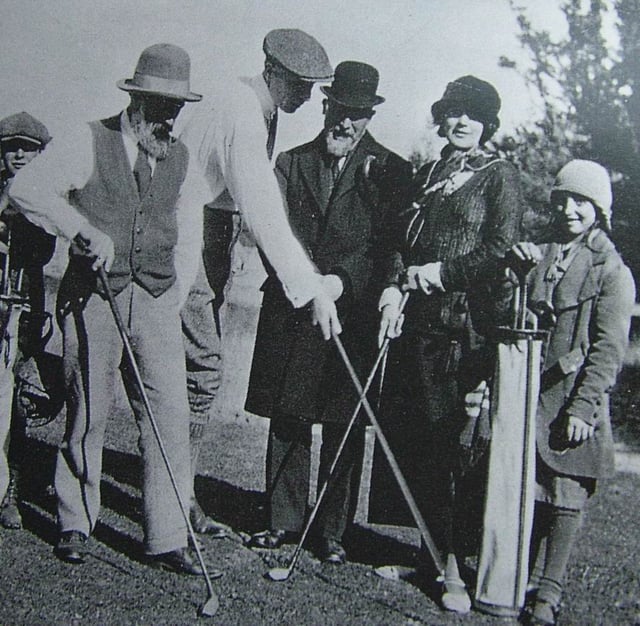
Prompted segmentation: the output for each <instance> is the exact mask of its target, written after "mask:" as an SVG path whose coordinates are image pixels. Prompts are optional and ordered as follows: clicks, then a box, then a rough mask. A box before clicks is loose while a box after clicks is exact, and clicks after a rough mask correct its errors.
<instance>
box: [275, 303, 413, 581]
mask: <svg viewBox="0 0 640 626" xmlns="http://www.w3.org/2000/svg"><path fill="white" fill-rule="evenodd" d="M408 298H409V292H406V293H405V294H404V296H403V297H402V301H401V302H400V311H399V312H400V313H402V311H403V309H404V307H405V304H406V303H407V300H408ZM390 341H391V340H390V338H389V337H385V339H384V341H383V343H382V346H380V350H379V351H378V356H377V357H376V360H375V363H374V364H373V367H372V368H371V372H370V373H369V376H368V378H367V381H366V383H365V386H364V389H360V390H359V391H358V393H359V394H360V398H359V400H358V404H357V405H356V408H355V409H354V411H353V414H352V415H351V419H350V420H349V424H348V425H347V428H346V430H345V431H344V435H342V439H341V440H340V445H339V446H338V450H337V451H336V454H335V456H334V458H333V461H332V463H331V467H330V468H329V474H328V475H327V478H326V479H325V481H324V483H323V485H322V487H321V489H320V493H318V497H317V499H316V502H315V505H314V506H313V509H312V510H311V513H310V514H309V518H308V519H307V523H306V524H305V527H304V529H303V531H302V535H301V536H300V540H299V541H298V544H297V545H296V548H295V550H294V552H293V556H292V557H291V560H290V561H289V565H287V567H273V568H272V569H270V570H269V571H268V572H267V577H268V578H269V579H271V580H275V581H278V582H280V581H284V580H288V578H289V577H290V576H291V574H292V572H293V570H294V568H295V566H296V564H297V562H298V559H299V558H300V553H301V552H302V546H303V545H304V542H305V540H306V539H307V535H308V534H309V530H310V529H311V525H312V524H313V522H314V520H315V518H316V516H317V515H318V511H319V510H320V507H321V506H322V502H323V501H324V497H325V494H326V493H327V490H328V488H329V484H330V483H331V481H332V480H333V477H334V475H335V473H336V470H337V467H338V463H339V462H340V459H341V458H342V454H343V451H344V449H345V447H346V445H347V440H348V439H349V435H350V434H351V431H352V430H353V427H354V426H355V423H356V421H357V419H358V415H359V414H360V409H361V407H362V405H363V402H365V401H366V394H367V392H368V391H369V387H371V384H372V383H373V379H374V378H375V375H376V372H377V371H378V367H379V366H380V363H381V362H383V361H384V362H386V356H387V353H388V351H389V342H390Z"/></svg>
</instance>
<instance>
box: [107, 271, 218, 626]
mask: <svg viewBox="0 0 640 626" xmlns="http://www.w3.org/2000/svg"><path fill="white" fill-rule="evenodd" d="M98 276H99V278H100V282H101V283H102V287H103V288H104V291H105V294H106V296H107V300H108V301H109V306H110V307H111V312H112V313H113V318H114V320H115V322H116V326H117V327H118V332H119V333H120V338H121V339H122V345H123V347H124V350H125V352H126V354H127V359H128V361H129V365H130V366H131V369H132V371H133V375H134V378H135V380H136V384H137V386H138V391H139V392H140V396H141V397H142V402H143V404H144V408H145V410H146V412H147V415H148V417H149V423H150V424H151V429H152V430H153V434H154V436H155V438H156V441H157V442H158V447H159V448H160V453H161V455H162V460H163V461H164V464H165V467H166V468H167V472H168V474H169V478H170V480H171V486H172V487H173V490H174V492H175V494H176V497H177V498H178V504H179V506H180V511H181V512H182V517H183V518H184V521H185V523H186V524H187V530H188V531H189V537H191V542H192V543H193V547H194V548H195V551H196V555H197V556H198V561H199V563H200V567H201V568H202V573H203V574H204V578H205V581H206V583H207V592H208V597H207V600H206V601H205V603H204V604H203V605H202V606H201V607H200V610H199V612H200V615H204V616H207V617H210V616H213V615H215V613H216V611H217V610H218V607H219V606H220V601H219V600H218V596H217V595H216V593H215V591H214V590H213V585H212V584H211V577H210V576H209V572H208V571H207V566H206V564H205V562H204V558H203V557H202V552H201V551H200V547H199V546H198V541H197V539H196V534H195V532H194V530H193V526H192V525H191V520H190V519H189V513H188V512H187V508H186V506H185V503H184V501H183V499H182V496H181V495H180V490H179V489H178V483H177V481H176V477H175V474H174V473H173V469H172V468H171V463H170V462H169V455H168V454H167V450H166V448H165V446H164V443H163V441H162V437H161V436H160V430H159V428H158V423H157V421H156V418H155V416H154V414H153V410H152V409H151V403H150V402H149V396H148V395H147V392H146V391H145V388H144V383H143V381H142V376H141V374H140V370H139V369H138V364H137V362H136V358H135V355H134V354H133V349H132V347H131V342H130V341H129V336H128V335H127V330H126V327H125V325H124V322H123V321H122V316H121V315H120V310H119V309H118V305H117V303H116V299H115V297H114V295H113V292H112V291H111V287H110V286H109V281H108V279H107V274H106V272H105V270H104V267H102V266H100V267H99V268H98Z"/></svg>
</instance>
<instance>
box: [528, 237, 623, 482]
mask: <svg viewBox="0 0 640 626" xmlns="http://www.w3.org/2000/svg"><path fill="white" fill-rule="evenodd" d="M557 251H558V245H557V244H548V245H545V246H543V253H544V258H543V261H542V262H541V263H540V265H539V266H538V267H536V268H535V270H534V271H533V272H532V273H531V275H530V284H531V287H530V300H531V302H532V303H535V302H538V301H540V300H544V299H545V276H546V275H547V272H548V269H549V266H550V264H551V263H553V261H554V259H555V257H556V254H557ZM634 301H635V285H634V282H633V278H632V276H631V272H630V271H629V268H628V267H627V266H626V265H625V264H624V263H623V261H622V259H621V258H620V255H619V254H618V252H617V251H616V249H615V247H614V245H613V243H612V242H611V240H610V239H609V238H608V237H607V235H606V234H605V233H604V232H603V231H602V230H595V231H593V232H592V233H591V234H590V235H589V236H588V237H587V238H586V240H585V242H584V243H583V244H581V245H580V248H579V250H578V251H577V252H576V255H575V257H574V258H573V260H572V261H571V263H570V264H569V266H568V267H567V269H566V272H565V273H564V274H563V275H562V276H561V277H560V279H559V281H558V283H557V285H556V287H555V289H554V290H553V296H552V302H551V304H552V306H553V310H554V313H555V315H556V317H557V320H556V323H555V324H554V326H553V328H552V329H551V332H550V336H549V340H548V344H547V346H546V349H545V356H544V364H543V368H542V378H541V393H540V401H539V405H538V412H537V416H536V420H537V421H536V424H537V448H538V453H539V454H540V456H541V457H542V459H543V460H544V462H545V463H546V464H547V465H548V466H549V467H551V468H552V469H553V470H555V471H556V472H560V473H562V474H566V475H572V476H585V477H591V478H600V477H603V476H607V475H609V474H611V473H612V471H613V467H614V464H613V440H612V435H611V421H610V415H609V391H610V389H611V387H612V386H613V384H614V383H615V381H616V377H617V375H618V373H619V371H620V368H621V367H622V362H623V359H624V354H625V350H626V347H627V342H628V336H629V325H630V320H631V311H632V307H633V303H634ZM570 415H572V416H575V417H579V418H580V419H582V420H584V421H585V422H586V423H587V424H590V425H593V426H595V435H594V436H593V437H592V438H591V439H589V440H588V441H586V442H583V443H580V444H577V445H568V444H567V442H566V438H565V436H564V432H565V431H566V424H567V417H568V416H570Z"/></svg>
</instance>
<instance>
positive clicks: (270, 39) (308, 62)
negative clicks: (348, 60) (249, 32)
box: [262, 28, 333, 82]
mask: <svg viewBox="0 0 640 626" xmlns="http://www.w3.org/2000/svg"><path fill="white" fill-rule="evenodd" d="M262 49H263V50H264V53H265V54H266V55H267V57H269V58H271V59H274V60H275V61H277V62H278V63H279V64H280V65H282V67H284V68H285V69H287V70H289V71H290V72H292V73H293V74H295V75H296V76H297V77H298V78H299V79H300V80H304V81H307V82H316V81H319V80H331V77H332V76H333V69H332V67H331V63H329V58H328V57H327V53H326V52H325V49H324V48H323V47H322V46H321V45H320V44H319V43H318V41H317V40H316V39H315V38H314V37H312V36H311V35H308V34H307V33H305V32H304V31H302V30H298V29H297V28H276V29H275V30H272V31H269V32H268V33H267V35H266V37H265V38H264V41H263V42H262Z"/></svg>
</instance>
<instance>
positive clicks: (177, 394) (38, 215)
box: [11, 44, 217, 575]
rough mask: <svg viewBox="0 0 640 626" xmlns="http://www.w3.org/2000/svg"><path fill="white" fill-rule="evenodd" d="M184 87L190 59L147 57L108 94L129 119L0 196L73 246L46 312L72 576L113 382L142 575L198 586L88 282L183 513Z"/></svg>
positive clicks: (188, 259) (173, 502)
mask: <svg viewBox="0 0 640 626" xmlns="http://www.w3.org/2000/svg"><path fill="white" fill-rule="evenodd" d="M189 76H190V59H189V56H188V54H187V53H186V52H185V51H184V50H182V49H181V48H178V47H177V46H174V45H171V44H156V45H153V46H150V47H149V48H146V49H145V50H144V51H143V52H142V54H141V55H140V58H139V60H138V64H137V66H136V70H135V73H134V76H133V78H131V79H126V80H121V81H119V82H118V83H117V85H118V87H119V88H120V89H122V90H124V91H126V92H128V93H129V95H130V103H129V106H128V107H127V108H126V109H125V110H124V111H122V112H121V113H118V114H116V115H115V116H113V117H111V118H108V119H104V120H100V121H96V122H91V123H89V124H88V125H86V124H84V125H81V126H80V127H79V128H77V129H75V131H74V132H72V133H70V134H69V135H68V136H66V137H64V138H63V139H62V141H60V142H59V143H58V142H52V144H51V146H50V152H49V150H47V152H46V153H45V154H44V155H43V156H42V157H41V158H40V159H39V160H38V161H37V162H36V163H34V164H33V165H32V166H31V167H30V168H26V169H25V170H24V171H22V172H20V173H19V174H18V175H17V176H16V179H15V182H14V185H13V187H12V190H11V195H12V198H13V200H14V201H15V202H16V204H17V205H18V206H19V207H20V208H21V210H22V211H23V212H24V213H25V215H27V217H29V219H31V220H33V221H34V222H35V223H37V224H39V225H40V226H42V227H44V228H46V229H47V230H48V231H50V232H51V233H54V234H57V235H60V236H63V237H65V238H66V239H68V240H69V241H71V242H72V246H71V255H70V261H69V265H68V267H67V270H66V273H65V275H64V277H63V279H62V282H61V285H60V290H59V293H58V304H57V314H58V318H59V321H60V324H61V327H62V332H63V342H64V353H63V359H64V369H65V379H66V380H65V382H66V387H67V393H68V398H69V402H68V412H67V420H68V421H67V428H66V431H65V436H64V439H63V442H62V445H61V446H60V450H59V453H58V458H57V464H56V472H55V488H56V494H57V497H58V525H59V531H60V534H59V538H58V543H57V545H56V548H55V552H56V554H57V556H58V557H59V558H61V559H62V560H64V561H67V562H70V563H80V562H83V561H84V558H85V554H86V552H87V549H88V545H87V540H88V537H89V536H90V534H91V533H92V531H93V530H94V528H95V525H96V522H97V520H98V515H99V512H100V477H101V470H102V448H103V442H104V432H105V427H106V424H107V420H108V418H109V415H110V413H111V410H112V407H113V401H114V389H115V388H116V385H117V384H118V380H117V379H118V377H119V374H120V375H121V377H122V381H123V382H124V386H125V389H126V392H127V395H128V398H129V402H130V403H131V407H132V409H133V411H134V413H135V417H136V422H137V425H138V428H139V431H140V438H139V448H140V452H141V455H142V471H143V477H142V496H143V524H144V541H145V552H146V554H147V555H148V557H149V561H150V564H152V565H153V566H156V567H161V568H164V569H168V570H171V571H174V572H179V573H186V574H196V575H201V574H202V569H201V568H200V566H199V565H198V564H197V562H196V561H195V560H194V559H193V556H192V554H191V552H190V551H189V549H188V547H187V529H186V524H185V522H184V519H183V517H182V514H181V512H180V508H179V502H178V498H177V496H176V493H175V491H174V490H173V488H172V484H171V481H170V477H169V474H168V471H167V469H166V467H165V465H164V463H163V459H162V456H161V451H160V448H159V445H158V443H157V441H156V440H155V437H154V434H153V431H152V428H151V424H150V422H149V419H148V416H147V414H146V412H145V409H144V405H143V402H142V399H141V397H140V396H139V392H138V390H137V388H136V385H135V379H134V378H133V375H132V373H131V370H130V369H129V368H127V367H126V366H124V365H123V366H122V368H121V367H120V365H121V362H122V360H123V348H122V341H121V337H120V335H119V333H118V329H117V326H116V324H115V321H114V318H113V316H112V314H111V311H110V308H109V303H108V301H107V299H106V297H105V294H104V293H103V291H102V286H101V283H100V282H99V281H97V279H96V278H97V277H96V270H97V269H98V268H104V270H106V272H107V279H108V282H109V285H110V288H111V290H112V291H113V293H114V294H115V300H116V304H117V305H119V309H120V311H121V312H122V314H123V317H124V323H125V325H126V326H127V330H128V334H129V336H130V339H131V344H132V346H133V350H134V354H135V357H136V361H137V363H138V366H139V369H140V372H141V376H142V379H143V383H144V386H145V388H146V389H147V391H148V394H149V401H150V403H151V408H152V410H153V413H154V415H155V418H156V421H157V423H158V427H159V431H160V435H161V437H162V440H163V441H164V442H166V448H167V453H168V456H169V461H170V463H171V466H172V469H173V471H174V473H175V477H176V482H177V485H178V489H179V491H180V494H181V496H182V498H183V499H184V501H188V497H189V491H190V459H189V430H188V414H189V405H188V401H187V393H186V389H185V384H184V381H185V366H184V358H182V355H183V354H184V348H183V346H182V336H181V329H180V316H179V312H180V308H181V307H182V304H183V303H184V301H185V299H186V295H187V292H188V289H189V286H190V285H191V284H192V282H193V280H194V278H195V272H196V270H197V266H198V251H199V250H200V246H201V212H200V210H199V207H198V206H197V205H195V206H194V205H192V204H189V203H185V202H184V198H183V191H184V190H185V189H186V188H189V191H190V197H192V196H193V194H196V193H197V189H198V188H200V189H203V190H204V189H205V188H206V186H205V185H204V181H203V180H202V178H201V176H200V175H199V171H198V170H197V169H194V167H193V164H192V163H190V161H189V156H188V153H187V149H186V147H185V146H184V145H183V144H182V142H180V141H179V140H176V139H175V138H174V137H173V136H172V134H171V133H172V128H173V123H174V121H175V119H176V117H177V116H178V114H179V112H180V110H181V109H182V107H183V105H184V103H185V102H195V101H198V100H200V98H201V96H200V95H198V94H195V93H193V92H191V90H190V86H189ZM31 168H32V169H31ZM201 197H202V198H203V199H205V198H206V194H205V193H204V191H203V193H202V194H201ZM200 206H201V205H200ZM216 574H217V573H214V575H216Z"/></svg>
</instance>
